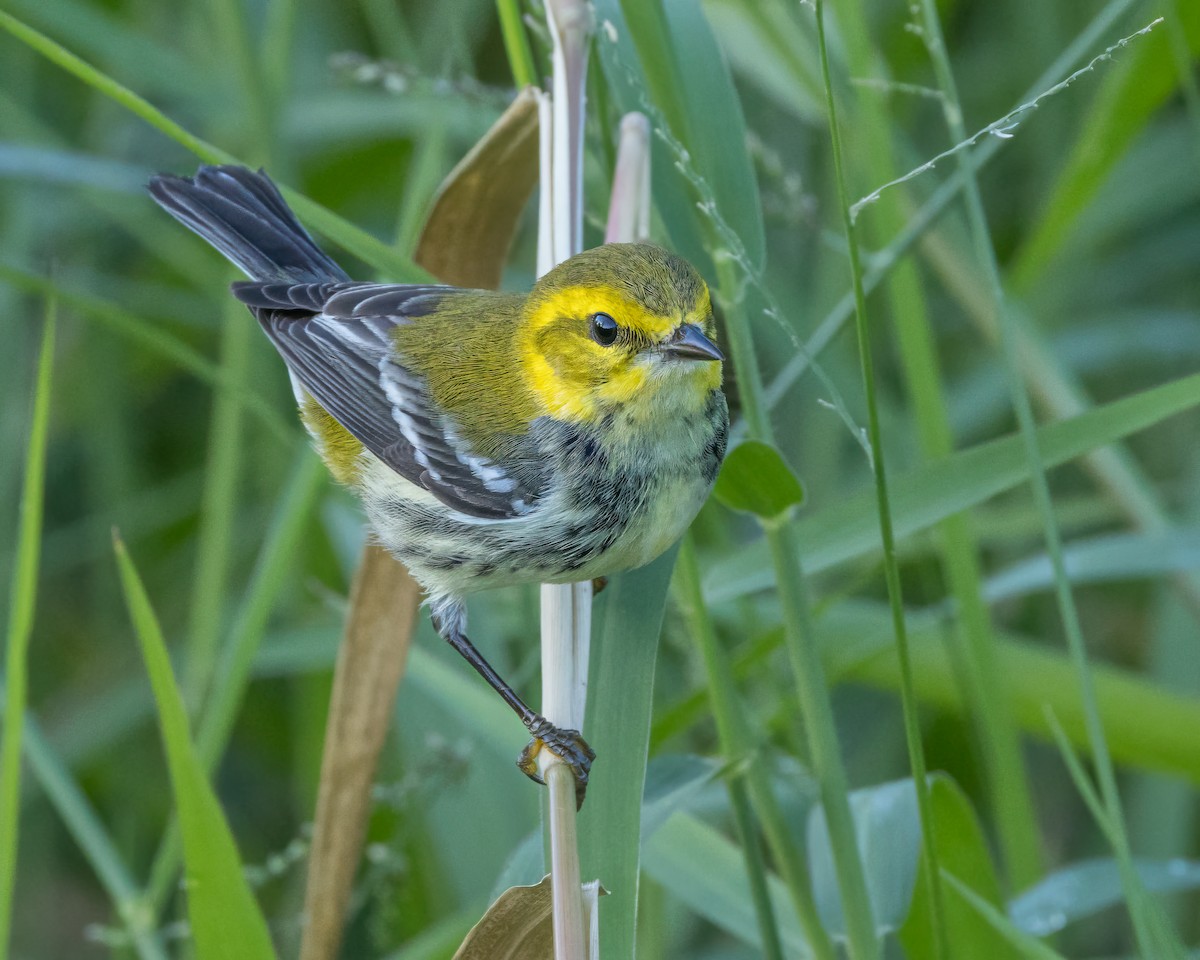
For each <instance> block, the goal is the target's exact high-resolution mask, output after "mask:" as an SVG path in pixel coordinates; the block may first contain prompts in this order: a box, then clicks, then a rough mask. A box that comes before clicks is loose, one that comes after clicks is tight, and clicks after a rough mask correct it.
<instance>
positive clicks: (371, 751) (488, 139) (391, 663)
mask: <svg viewBox="0 0 1200 960" xmlns="http://www.w3.org/2000/svg"><path fill="white" fill-rule="evenodd" d="M537 160H538V155H537V108H536V105H535V101H534V98H533V95H532V93H531V91H529V90H526V91H523V92H522V93H521V94H519V95H518V96H517V98H516V99H515V100H514V101H513V103H512V104H511V105H510V106H509V108H508V109H507V110H506V111H505V112H504V114H503V115H502V116H501V117H500V119H499V120H497V121H496V123H495V124H494V125H493V127H492V128H491V130H489V131H488V133H487V134H485V135H484V137H483V139H482V140H480V141H479V143H478V144H476V146H475V147H474V148H473V149H472V150H471V152H470V153H468V154H467V156H466V157H464V158H463V160H462V162H461V163H459V165H458V166H457V167H455V168H454V170H453V171H451V173H450V175H449V176H448V177H447V178H446V181H445V183H443V184H442V187H441V190H440V191H439V193H438V197H437V199H436V200H435V202H434V205H433V209H432V211H431V212H430V215H429V219H428V220H427V222H426V224H425V229H424V231H423V232H422V234H421V240H420V243H419V244H418V247H417V251H416V254H415V257H414V259H416V261H417V262H418V263H419V264H421V265H422V266H423V267H425V268H426V269H427V270H429V271H430V273H432V274H433V275H434V276H436V277H437V278H438V279H439V280H442V281H443V282H445V283H451V284H455V285H457V286H465V287H495V286H498V285H499V283H500V274H501V271H502V269H503V267H504V260H505V258H506V257H507V255H508V249H509V247H510V246H511V244H512V238H513V234H514V233H515V232H516V228H517V223H518V221H519V219H520V215H521V211H522V209H523V208H524V206H525V204H526V203H527V202H528V200H529V195H530V194H531V193H532V191H533V186H534V183H535V182H536V180H537ZM419 604H420V589H419V588H418V587H417V585H416V583H414V582H413V580H412V578H411V577H410V576H409V575H408V572H407V571H406V570H405V569H404V567H403V566H401V564H399V563H398V562H397V561H396V560H394V559H393V558H392V556H391V555H390V554H388V553H387V552H386V551H384V550H383V549H382V548H380V547H377V546H368V547H366V548H365V550H364V551H363V558H362V562H361V563H360V564H359V569H358V572H357V574H356V575H355V578H354V585H353V587H352V589H351V595H350V614H349V617H348V619H347V621H346V630H345V634H344V636H343V639H342V646H341V649H340V651H339V654H338V662H337V667H336V669H335V671H334V681H333V698H332V700H331V702H330V705H329V720H328V722H327V726H326V732H325V751H324V755H323V757H322V760H321V783H320V787H319V789H318V794H317V810H316V814H315V815H314V822H313V839H312V853H311V856H310V858H309V865H308V885H307V888H306V890H305V897H304V909H305V918H306V923H305V927H304V933H303V937H302V941H301V946H300V960H334V958H335V957H336V956H337V952H338V948H339V946H340V944H341V939H342V930H343V927H344V924H345V913H346V906H347V904H348V902H349V899H350V891H351V887H352V885H353V882H354V875H355V873H356V872H357V869H358V864H359V861H360V859H361V857H362V847H363V839H364V837H365V836H366V829H367V821H368V819H369V816H370V798H371V786H372V783H373V781H374V778H375V768H376V765H377V763H378V760H379V752H380V750H381V749H382V748H383V742H384V738H385V737H386V735H387V730H388V724H389V721H390V719H391V713H392V704H393V702H394V701H395V698H396V691H397V689H398V688H399V685H400V680H401V678H402V677H403V675H404V667H405V663H406V662H407V659H408V649H409V645H410V643H411V640H412V633H413V625H414V621H415V617H416V612H417V607H418V606H419Z"/></svg>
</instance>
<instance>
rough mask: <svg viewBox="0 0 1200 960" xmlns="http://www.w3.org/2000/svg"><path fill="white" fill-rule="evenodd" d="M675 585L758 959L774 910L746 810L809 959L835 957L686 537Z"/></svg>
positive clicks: (775, 939) (777, 951)
mask: <svg viewBox="0 0 1200 960" xmlns="http://www.w3.org/2000/svg"><path fill="white" fill-rule="evenodd" d="M675 583H676V585H677V586H678V589H679V592H680V594H681V600H682V604H681V606H682V608H683V614H684V617H685V619H686V620H687V621H688V628H689V632H690V633H691V634H692V636H693V637H694V638H695V640H696V642H697V644H698V645H699V647H700V654H701V656H702V657H703V659H704V668H705V676H706V678H707V693H708V700H709V703H710V704H711V706H712V712H713V717H714V719H715V720H716V724H717V737H718V740H719V742H720V748H721V753H722V754H723V755H724V756H725V757H726V758H727V759H728V760H729V761H730V762H732V763H734V764H737V765H738V766H739V767H740V771H739V772H737V773H733V774H731V775H730V776H729V780H728V788H729V800H730V805H731V806H732V807H733V812H734V818H735V821H736V823H737V827H738V833H739V834H740V838H741V842H742V849H743V851H745V857H746V872H747V875H748V877H749V881H750V893H751V898H752V900H753V902H754V911H755V916H756V918H757V920H758V927H759V931H760V935H761V936H762V941H763V953H764V954H765V955H766V956H768V957H771V956H779V955H781V954H782V950H783V948H782V945H781V941H780V938H779V929H778V926H777V924H776V922H775V915H774V908H773V907H772V904H771V900H770V897H769V896H768V894H767V879H766V867H765V865H764V864H763V861H762V856H761V854H759V853H758V849H759V836H758V827H757V825H756V824H755V820H754V816H753V814H752V813H751V804H753V808H754V810H755V811H757V813H758V819H759V822H760V823H761V825H762V831H763V834H764V835H765V837H766V840H767V844H768V846H769V847H770V849H771V854H772V856H773V857H774V859H775V863H776V864H777V866H778V869H779V871H780V873H781V875H782V876H783V880H784V882H785V883H786V884H787V886H788V891H789V892H790V893H791V895H792V905H793V906H794V907H795V909H796V916H797V918H798V919H799V921H800V926H801V928H802V929H803V930H804V935H805V937H807V939H808V942H809V945H810V947H811V948H812V955H813V957H814V958H816V960H833V958H834V957H835V956H836V952H835V950H834V947H833V943H832V941H831V940H830V939H829V935H828V933H826V931H825V928H824V926H823V925H822V924H821V918H820V916H819V915H818V913H817V907H816V903H815V902H814V900H813V895H812V884H811V881H810V879H809V874H808V869H807V866H806V864H805V862H804V858H803V857H802V856H801V854H800V850H799V848H798V847H797V845H796V842H795V839H794V837H793V836H792V834H791V832H790V831H789V830H788V827H787V824H786V822H785V821H784V818H783V812H782V811H781V810H780V809H779V802H778V800H777V799H776V797H775V792H774V790H773V789H772V786H771V780H770V775H769V771H768V770H767V765H766V763H765V762H764V757H763V754H762V752H761V751H759V750H757V749H755V747H754V744H753V739H752V736H751V733H750V727H749V722H748V721H747V719H746V715H745V711H744V710H743V709H742V705H741V701H740V699H739V697H738V695H737V689H736V685H735V680H734V678H735V676H736V674H735V672H734V669H733V665H732V663H731V662H730V658H729V655H728V654H727V653H726V652H725V650H724V648H723V647H722V646H721V643H720V640H719V638H718V637H717V633H716V629H715V627H714V625H713V622H712V618H711V617H710V616H709V615H708V608H707V607H706V606H705V603H704V594H703V591H702V589H701V585H700V568H699V565H698V564H697V562H696V550H695V546H694V545H693V543H692V539H691V536H690V534H689V535H688V536H686V537H685V538H684V540H683V545H682V546H681V547H680V550H679V559H678V561H677V562H676V565H675Z"/></svg>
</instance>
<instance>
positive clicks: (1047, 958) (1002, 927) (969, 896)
mask: <svg viewBox="0 0 1200 960" xmlns="http://www.w3.org/2000/svg"><path fill="white" fill-rule="evenodd" d="M942 880H943V881H944V882H945V884H946V886H947V887H948V888H949V889H950V890H953V891H954V893H955V894H956V895H957V896H958V897H961V898H962V900H964V901H965V902H966V903H967V904H969V905H970V906H971V908H972V909H973V910H975V912H976V913H978V914H979V915H980V916H981V917H983V919H984V920H986V921H987V922H988V923H989V924H991V926H992V928H993V929H994V930H995V931H996V932H997V933H999V934H1000V935H1001V936H1002V937H1004V939H1005V940H1007V941H1008V942H1009V943H1010V944H1012V945H1013V946H1014V947H1016V948H1017V949H1018V950H1019V951H1020V952H1021V956H1023V957H1025V958H1026V960H1064V958H1063V956H1062V955H1061V954H1059V953H1055V952H1054V951H1053V950H1051V949H1050V948H1049V947H1048V946H1046V945H1045V944H1044V943H1041V942H1039V941H1037V940H1035V939H1034V938H1033V937H1031V936H1029V934H1027V933H1025V932H1024V931H1022V930H1020V929H1018V928H1017V926H1016V925H1015V924H1014V923H1013V922H1012V921H1011V920H1009V919H1008V917H1006V916H1005V915H1004V913H1003V912H1002V911H1001V910H999V909H998V908H997V907H995V906H993V905H992V904H990V903H988V901H987V900H985V899H984V898H983V897H981V896H980V895H979V894H977V893H976V892H975V891H974V890H972V889H971V888H970V887H968V886H967V885H966V884H965V883H963V882H962V881H961V880H959V879H958V878H957V877H956V876H954V875H953V874H951V873H948V872H944V871H943V873H942Z"/></svg>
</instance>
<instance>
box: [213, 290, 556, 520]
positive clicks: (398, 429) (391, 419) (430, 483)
mask: <svg viewBox="0 0 1200 960" xmlns="http://www.w3.org/2000/svg"><path fill="white" fill-rule="evenodd" d="M233 291H234V295H235V296H236V297H237V298H238V299H239V300H241V301H242V302H243V303H245V304H246V305H247V306H249V307H250V308H251V309H253V310H254V312H255V315H256V316H257V317H258V320H259V323H261V324H262V327H263V329H264V330H265V331H266V333H267V335H268V336H269V337H270V338H271V341H272V342H273V343H274V344H275V347H276V349H278V350H279V352H280V354H281V355H282V356H283V359H284V360H285V361H286V363H287V365H288V367H289V368H290V369H291V370H292V372H293V373H294V374H295V375H296V377H297V378H298V379H299V380H300V382H301V383H302V384H303V385H304V388H305V389H306V390H307V391H308V392H309V393H310V394H311V395H312V397H313V399H314V400H316V401H317V403H319V404H320V405H321V406H322V407H324V408H325V409H326V410H327V411H329V413H330V415H332V416H333V418H334V419H335V420H337V421H338V422H339V423H340V424H341V425H342V426H343V427H345V428H346V429H347V430H348V431H349V432H350V433H351V434H353V435H354V436H355V437H357V438H358V440H360V441H361V442H362V444H363V446H365V447H366V448H367V449H368V450H370V451H371V452H372V453H373V454H375V456H377V457H378V458H379V459H380V460H382V461H383V462H384V463H386V464H387V465H388V466H389V467H391V468H392V469H393V470H395V471H396V472H397V473H399V474H400V475H401V476H403V477H406V478H407V479H409V480H411V481H412V482H413V483H416V484H419V485H420V486H422V487H424V488H425V489H427V490H428V491H429V492H430V493H432V494H433V495H434V496H435V497H437V498H438V499H439V500H440V501H442V503H444V504H446V505H447V506H449V507H452V508H454V509H456V510H460V511H462V512H463V513H466V514H469V515H471V516H475V517H480V518H484V519H504V518H509V517H515V516H519V515H520V514H521V513H524V512H526V511H527V510H528V508H529V507H530V506H531V505H532V503H533V502H534V501H535V500H536V499H537V496H538V493H539V488H540V484H533V485H531V483H530V481H529V478H528V476H527V474H525V473H523V475H522V479H518V478H517V477H516V476H515V475H514V474H513V473H512V472H510V471H509V470H507V469H506V468H505V465H504V464H502V463H497V462H495V461H492V460H489V459H487V458H486V457H481V456H478V455H476V454H475V453H473V451H472V450H471V448H470V445H469V444H468V443H467V441H466V440H464V439H463V438H462V437H461V436H460V435H459V432H458V430H457V428H456V425H455V424H454V421H453V419H452V418H451V417H450V416H449V415H448V414H445V413H443V412H441V411H440V410H439V409H438V407H437V404H436V403H435V402H434V401H433V399H432V397H431V396H430V395H429V390H428V387H427V385H426V383H425V381H424V379H423V378H422V377H420V376H419V375H418V374H415V373H414V372H412V371H411V370H409V369H407V368H406V367H404V366H403V365H402V364H400V363H398V362H397V361H396V359H395V357H394V351H393V339H392V332H393V330H394V329H395V327H396V326H397V325H399V324H405V323H411V322H412V320H413V319H414V318H415V317H419V316H422V315H424V314H426V313H428V312H430V311H431V310H432V309H434V307H435V306H436V303H437V301H438V300H439V299H441V298H442V297H445V296H451V295H453V294H455V293H457V292H458V290H457V288H454V287H437V286H406V285H396V284H373V283H302V284H288V283H253V282H250V283H237V284H234V288H233Z"/></svg>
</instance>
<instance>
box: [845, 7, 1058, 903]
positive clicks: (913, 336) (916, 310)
mask: <svg viewBox="0 0 1200 960" xmlns="http://www.w3.org/2000/svg"><path fill="white" fill-rule="evenodd" d="M864 6H865V4H864V3H862V2H861V0H860V2H858V3H850V4H846V5H845V6H843V7H842V8H841V15H842V16H841V23H842V25H843V28H844V30H843V33H844V37H845V43H846V49H847V55H848V58H849V69H850V71H851V73H852V74H853V75H855V76H866V75H867V74H869V73H870V72H871V69H872V67H871V63H872V57H873V56H874V54H873V51H872V49H871V44H870V39H869V38H870V32H869V26H868V22H867V17H866V11H865V9H864ZM857 106H858V110H857V111H856V116H857V125H858V130H857V134H858V135H859V136H861V137H862V138H863V142H864V144H865V147H866V148H865V149H863V150H861V151H860V152H859V155H858V157H857V158H856V160H857V163H858V165H859V167H860V169H865V170H866V171H867V174H866V175H867V176H868V177H869V179H870V180H871V181H873V182H876V183H883V182H886V181H888V180H890V179H891V178H892V177H894V176H895V175H896V173H895V161H894V156H893V149H892V142H891V135H890V133H889V129H890V127H889V117H888V116H887V112H886V110H885V109H883V107H882V105H881V101H880V99H879V98H876V97H859V98H858V102H857ZM901 196H902V195H901V194H900V193H899V192H895V193H889V194H887V195H885V196H883V197H882V198H880V200H879V202H877V203H876V204H875V205H874V207H873V217H872V222H873V225H874V226H875V228H876V231H873V232H876V233H881V234H884V235H899V234H901V233H902V232H903V230H904V227H905V223H904V221H905V215H904V210H903V206H904V205H903V204H902V203H901V202H900V197H901ZM870 235H871V234H870V233H868V234H866V236H867V238H868V242H869V237H870ZM865 279H866V278H865V276H864V287H865ZM885 292H886V295H887V297H888V306H889V308H890V312H891V315H892V320H893V323H894V325H895V337H896V341H897V344H898V346H899V348H900V350H899V352H900V357H901V361H902V363H903V366H904V371H905V382H906V384H907V388H908V394H909V396H910V398H911V402H912V405H913V409H914V412H915V415H916V425H917V435H918V439H919V441H920V444H921V448H922V451H923V452H924V454H925V456H926V457H927V458H928V459H929V460H931V461H932V460H938V459H940V458H942V457H946V456H949V455H950V454H951V453H953V451H954V437H953V434H952V432H951V428H950V416H949V407H948V404H947V402H946V396H945V390H944V388H943V385H942V375H941V369H940V364H939V362H938V356H937V346H936V335H935V333H934V331H933V328H932V325H931V323H930V318H929V311H928V308H927V304H926V300H925V292H924V290H923V289H922V285H921V278H920V275H919V273H918V270H917V266H916V264H915V263H914V262H912V260H908V259H906V260H905V261H903V262H901V263H898V264H896V266H895V268H894V269H893V270H892V271H891V274H890V277H889V282H888V283H887V284H886V286H885ZM853 299H854V298H853V295H852V296H851V302H853ZM937 547H938V551H939V553H940V563H941V568H942V571H943V576H944V577H945V580H946V583H947V584H948V586H949V589H950V594H951V596H952V597H953V598H954V601H955V603H956V605H957V610H958V630H957V631H956V632H957V634H958V636H957V637H956V638H955V640H954V641H953V642H957V643H959V644H961V645H962V649H961V656H960V657H958V658H957V660H958V662H959V663H961V666H962V669H961V671H960V673H961V677H962V683H963V688H964V695H965V698H966V700H967V702H968V703H969V704H970V711H971V715H972V719H973V720H974V732H975V742H976V744H977V748H978V750H979V753H980V756H981V761H982V767H983V774H984V782H985V786H986V789H987V793H988V798H989V805H990V807H991V809H992V812H993V815H994V822H995V824H996V832H997V836H998V840H999V845H1000V849H1001V851H1002V854H1003V862H1004V866H1005V873H1006V876H1007V879H1008V881H1009V884H1010V888H1012V889H1021V888H1024V887H1026V886H1028V885H1030V884H1032V883H1033V882H1034V881H1035V880H1036V879H1038V878H1039V877H1040V876H1041V875H1042V856H1041V847H1040V841H1039V838H1038V830H1037V822H1036V820H1035V817H1034V803H1033V797H1032V794H1031V792H1030V788H1029V778H1028V776H1027V774H1026V770H1025V764H1024V761H1023V758H1022V756H1021V739H1020V732H1019V731H1018V729H1017V725H1016V723H1015V721H1014V719H1013V716H1012V711H1011V710H1010V709H1009V707H1008V703H1007V691H1006V690H1005V683H1004V682H1003V679H1002V677H1003V675H1002V674H1001V673H1000V671H999V669H998V666H997V662H996V651H995V643H996V638H995V631H994V630H993V627H992V623H991V619H990V616H989V613H988V608H987V604H986V603H985V602H984V599H983V575H982V572H981V564H980V559H979V544H978V541H977V539H976V537H975V534H974V530H973V527H972V523H971V519H970V515H969V514H967V513H959V514H955V515H954V516H951V517H948V518H946V519H945V520H943V521H942V522H941V523H940V524H939V526H938V536H937Z"/></svg>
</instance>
